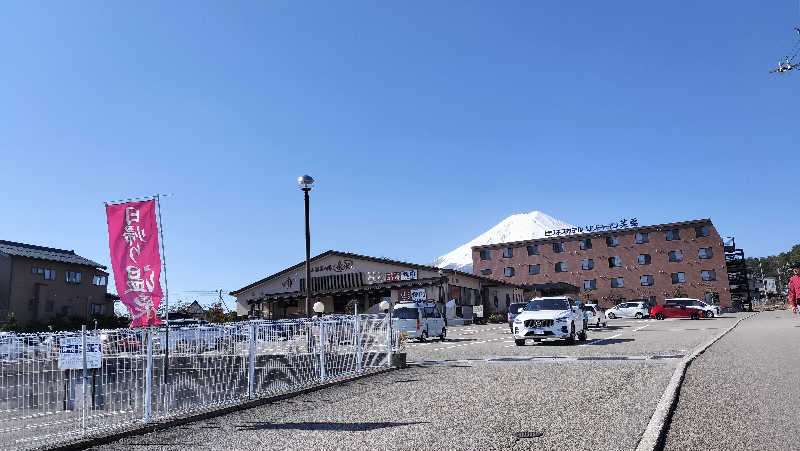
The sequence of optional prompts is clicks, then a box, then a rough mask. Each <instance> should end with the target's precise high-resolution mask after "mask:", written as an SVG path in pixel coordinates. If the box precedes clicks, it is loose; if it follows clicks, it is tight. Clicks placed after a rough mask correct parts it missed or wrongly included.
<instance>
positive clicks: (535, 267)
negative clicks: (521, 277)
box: [528, 265, 542, 275]
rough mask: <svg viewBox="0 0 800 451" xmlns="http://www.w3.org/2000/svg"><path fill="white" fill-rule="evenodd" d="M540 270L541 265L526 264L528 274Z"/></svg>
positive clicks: (536, 272)
mask: <svg viewBox="0 0 800 451" xmlns="http://www.w3.org/2000/svg"><path fill="white" fill-rule="evenodd" d="M540 272H542V266H541V265H528V274H533V275H536V274H539V273H540Z"/></svg>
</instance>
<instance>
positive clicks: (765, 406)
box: [665, 311, 800, 450]
mask: <svg viewBox="0 0 800 451" xmlns="http://www.w3.org/2000/svg"><path fill="white" fill-rule="evenodd" d="M799 346H800V318H799V317H797V316H795V315H793V314H792V313H791V312H788V311H776V312H762V313H760V314H758V315H757V316H755V317H753V318H751V319H748V320H746V321H743V322H742V323H741V324H739V326H737V327H736V329H734V330H733V331H731V333H729V334H728V335H726V336H725V337H724V338H722V339H721V340H720V341H718V342H717V343H715V344H714V345H713V346H711V348H709V349H708V350H707V351H706V352H705V353H703V354H702V355H700V356H699V357H698V358H697V359H696V360H695V361H694V362H692V364H691V366H689V369H688V371H687V374H686V379H685V381H684V384H683V387H682V389H681V393H680V399H679V402H678V407H677V409H676V411H675V414H674V415H673V418H672V422H671V425H670V429H669V432H668V436H667V442H666V446H665V448H666V449H715V450H716V449H720V450H730V449H748V450H754V449H765V450H766V449H769V450H775V449H779V450H783V449H798V447H800V439H798V437H797V434H798V431H799V430H800V348H799Z"/></svg>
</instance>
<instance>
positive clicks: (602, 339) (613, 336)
mask: <svg viewBox="0 0 800 451" xmlns="http://www.w3.org/2000/svg"><path fill="white" fill-rule="evenodd" d="M620 335H622V334H617V335H612V336H610V337H606V338H598V339H597V340H592V341H590V342H589V343H584V344H582V345H578V346H591V345H593V344H595V343H600V342H601V341H606V340H611V339H612V338H617V337H619V336H620Z"/></svg>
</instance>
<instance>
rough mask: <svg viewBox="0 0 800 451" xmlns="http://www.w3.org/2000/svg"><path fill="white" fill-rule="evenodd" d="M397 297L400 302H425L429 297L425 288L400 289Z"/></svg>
mask: <svg viewBox="0 0 800 451" xmlns="http://www.w3.org/2000/svg"><path fill="white" fill-rule="evenodd" d="M397 297H398V300H399V301H400V302H424V301H425V300H426V299H427V298H428V296H427V294H426V292H425V289H424V288H414V289H405V290H400V291H398V292H397Z"/></svg>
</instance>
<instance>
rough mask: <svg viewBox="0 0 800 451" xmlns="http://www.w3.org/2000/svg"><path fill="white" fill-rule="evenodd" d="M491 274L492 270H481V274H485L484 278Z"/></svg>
mask: <svg viewBox="0 0 800 451" xmlns="http://www.w3.org/2000/svg"><path fill="white" fill-rule="evenodd" d="M491 273H492V270H491V269H482V270H481V274H483V275H484V276H488V275H489V274H491Z"/></svg>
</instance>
